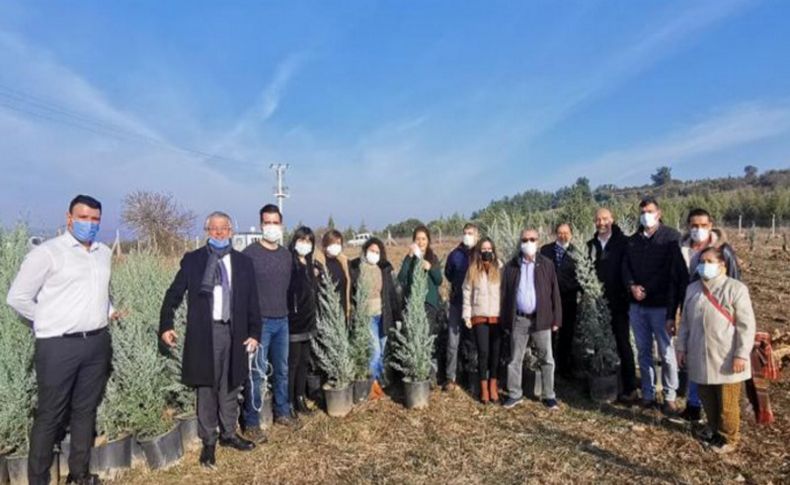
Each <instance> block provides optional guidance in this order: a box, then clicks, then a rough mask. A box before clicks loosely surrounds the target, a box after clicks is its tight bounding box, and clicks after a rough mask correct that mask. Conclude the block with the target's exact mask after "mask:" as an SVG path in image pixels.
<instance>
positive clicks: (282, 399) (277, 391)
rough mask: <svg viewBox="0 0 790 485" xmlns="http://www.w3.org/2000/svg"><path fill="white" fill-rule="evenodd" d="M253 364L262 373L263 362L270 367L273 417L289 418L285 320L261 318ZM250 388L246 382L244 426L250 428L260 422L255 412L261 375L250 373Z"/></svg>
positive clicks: (286, 319)
mask: <svg viewBox="0 0 790 485" xmlns="http://www.w3.org/2000/svg"><path fill="white" fill-rule="evenodd" d="M256 358H257V359H258V360H257V365H258V368H259V369H261V371H263V372H266V369H267V368H268V366H267V365H266V362H267V361H270V362H271V364H272V380H273V385H272V389H273V390H274V415H275V416H290V414H291V403H290V402H289V399H288V317H283V318H264V319H263V330H261V346H260V348H259V349H258V353H257V354H256ZM251 379H252V389H250V383H249V382H248V383H247V385H246V386H245V391H244V426H245V427H247V428H254V427H256V426H259V425H260V423H261V417H260V414H259V412H258V411H256V409H260V408H261V405H262V402H261V390H260V386H261V380H262V378H261V376H260V375H259V374H258V373H257V372H251Z"/></svg>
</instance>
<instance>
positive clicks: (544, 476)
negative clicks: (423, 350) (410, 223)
mask: <svg viewBox="0 0 790 485" xmlns="http://www.w3.org/2000/svg"><path fill="white" fill-rule="evenodd" d="M734 234H735V232H734V231H733V235H734ZM731 239H732V242H733V244H734V246H735V248H736V250H737V251H738V253H739V256H740V258H741V260H742V261H743V266H744V279H745V281H746V283H747V284H748V285H749V288H750V289H751V293H752V297H753V300H754V305H755V309H756V313H757V316H758V327H759V329H762V330H767V331H769V332H772V334H773V335H774V337H775V340H776V342H775V344H774V346H775V350H777V351H780V352H781V351H782V350H783V349H784V348H787V347H790V323H788V319H789V318H790V317H789V316H788V312H787V306H788V305H789V304H790V254H789V253H788V252H786V251H785V250H783V248H782V239H772V240H770V241H767V239H766V237H764V235H763V237H761V238H758V241H757V243H756V245H755V250H754V251H753V252H752V251H749V244H748V241H746V240H745V239H740V238H737V237H732V238H731ZM766 241H767V242H766ZM452 246H453V244H450V243H445V244H442V245H437V248H436V249H437V252H438V253H439V255H440V257H442V256H444V255H445V254H446V253H447V252H448V251H449V249H451V248H452ZM388 251H389V253H390V258H391V259H392V260H393V261H394V263H395V267H396V268H397V267H398V266H399V262H400V260H401V259H402V257H403V255H404V254H405V252H406V247H405V244H400V245H399V246H396V247H392V248H388ZM357 252H358V251H357V250H354V249H351V250H349V251H348V254H349V255H351V256H356V254H352V253H357ZM784 364H785V367H787V366H788V365H789V364H790V355H788V356H786V357H785V361H784ZM556 387H557V392H558V397H559V399H560V400H561V402H562V410H561V412H559V413H550V412H548V411H545V410H544V408H543V406H542V405H541V404H540V403H537V402H531V401H530V402H527V403H525V404H524V405H522V406H519V407H516V408H515V409H513V410H505V409H503V408H502V407H500V406H485V407H484V406H482V405H480V404H478V403H477V402H476V401H475V400H474V398H473V397H472V396H469V395H468V394H467V393H465V392H458V393H454V394H448V393H443V392H441V391H440V390H435V391H433V393H432V395H431V402H430V407H429V408H428V409H425V410H419V411H409V410H406V409H405V408H404V407H403V405H402V404H400V398H399V396H398V392H397V389H394V390H393V391H392V394H391V396H390V397H388V398H385V399H383V400H381V401H378V402H373V403H365V404H363V405H361V406H359V407H357V408H355V409H354V411H353V412H352V413H351V414H350V415H349V416H347V417H346V418H342V419H333V418H329V417H328V416H326V415H325V414H323V413H320V412H319V413H316V414H315V415H314V416H311V417H308V418H302V419H301V420H300V426H299V427H298V429H294V430H291V429H285V428H282V427H275V428H273V429H271V430H270V441H269V443H268V444H265V445H262V446H260V447H258V448H257V449H256V450H254V451H252V452H250V453H240V452H234V451H228V450H226V449H219V450H218V455H217V462H218V469H217V470H215V471H207V470H204V469H201V468H199V467H198V465H197V461H198V451H196V450H193V451H190V452H188V453H186V455H185V456H184V457H183V458H182V460H181V461H180V462H179V463H178V464H177V465H175V466H173V467H172V468H170V469H168V470H165V471H157V472H149V471H146V470H141V469H136V470H133V471H131V472H129V473H127V474H125V475H124V476H121V477H119V478H118V479H117V480H116V483H124V484H150V483H162V484H180V483H185V484H190V485H197V484H209V483H229V484H230V483H233V484H239V483H305V484H306V483H313V484H315V483H398V484H401V483H415V484H416V483H453V484H456V483H457V484H466V483H470V484H471V483H500V484H510V483H527V482H530V483H532V482H538V483H569V482H576V483H592V482H602V483H734V482H744V483H776V484H779V483H790V446H788V443H790V372H788V371H787V370H786V369H785V370H784V371H783V373H782V377H781V379H780V381H779V382H778V383H775V384H772V388H771V399H772V404H773V408H774V413H775V415H776V422H775V423H774V424H773V425H771V426H769V427H763V426H761V427H758V426H757V425H755V424H754V417H753V414H752V413H751V410H750V409H749V407H748V405H747V404H746V401H745V400H744V401H743V403H742V404H743V406H742V407H743V412H742V423H743V424H742V430H743V438H742V442H741V445H740V447H739V449H738V450H737V451H736V452H734V453H732V454H730V455H724V456H719V455H717V454H715V453H713V452H711V451H707V450H706V449H705V448H703V446H701V445H700V443H699V442H698V441H697V440H696V439H695V438H694V437H693V435H692V433H691V429H690V428H689V427H688V426H686V425H684V424H678V423H676V422H674V421H668V420H666V419H663V418H662V417H660V416H659V415H657V414H655V413H654V412H650V411H642V410H641V409H639V408H637V407H626V406H622V405H619V404H613V405H597V404H594V403H593V402H592V401H590V400H589V399H588V398H587V397H586V394H585V391H584V389H582V388H581V385H580V384H579V383H576V382H568V381H563V380H558V382H557V385H556Z"/></svg>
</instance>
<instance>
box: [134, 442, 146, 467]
mask: <svg viewBox="0 0 790 485" xmlns="http://www.w3.org/2000/svg"><path fill="white" fill-rule="evenodd" d="M145 465H146V461H145V452H144V451H143V447H142V446H140V442H139V441H137V440H136V439H133V440H132V468H137V467H138V466H145Z"/></svg>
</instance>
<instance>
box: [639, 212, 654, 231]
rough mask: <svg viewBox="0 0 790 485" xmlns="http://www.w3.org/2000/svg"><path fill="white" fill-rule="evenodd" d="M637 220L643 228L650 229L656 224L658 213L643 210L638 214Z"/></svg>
mask: <svg viewBox="0 0 790 485" xmlns="http://www.w3.org/2000/svg"><path fill="white" fill-rule="evenodd" d="M639 222H640V223H641V224H642V226H643V227H644V228H645V229H652V228H654V227H656V224H658V214H656V213H655V212H643V213H642V215H641V216H639Z"/></svg>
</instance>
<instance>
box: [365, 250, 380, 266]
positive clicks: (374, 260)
mask: <svg viewBox="0 0 790 485" xmlns="http://www.w3.org/2000/svg"><path fill="white" fill-rule="evenodd" d="M365 259H366V260H367V262H368V263H370V264H373V265H376V264H379V260H381V254H380V253H377V252H375V251H368V252H367V253H365Z"/></svg>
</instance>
